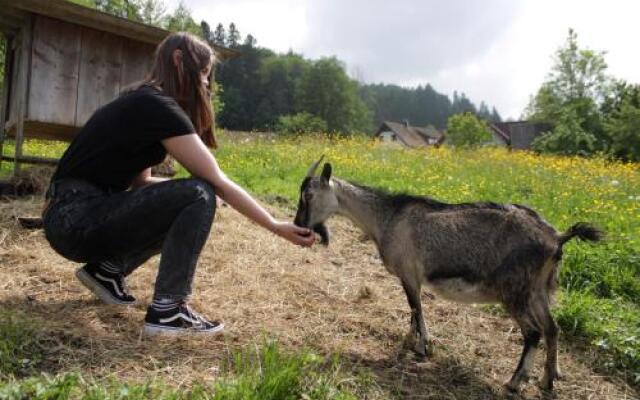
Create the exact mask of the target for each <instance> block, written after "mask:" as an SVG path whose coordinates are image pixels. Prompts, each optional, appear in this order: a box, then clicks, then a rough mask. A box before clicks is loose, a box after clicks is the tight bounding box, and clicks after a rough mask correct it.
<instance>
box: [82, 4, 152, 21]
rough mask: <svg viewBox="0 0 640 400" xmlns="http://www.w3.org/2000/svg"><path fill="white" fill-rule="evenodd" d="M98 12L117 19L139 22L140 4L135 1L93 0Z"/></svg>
mask: <svg viewBox="0 0 640 400" xmlns="http://www.w3.org/2000/svg"><path fill="white" fill-rule="evenodd" d="M93 1H94V3H95V6H96V8H97V9H98V10H100V11H103V12H106V13H109V14H113V15H116V16H118V17H122V18H127V19H132V20H134V21H141V20H142V16H141V13H140V2H139V1H136V0H93Z"/></svg>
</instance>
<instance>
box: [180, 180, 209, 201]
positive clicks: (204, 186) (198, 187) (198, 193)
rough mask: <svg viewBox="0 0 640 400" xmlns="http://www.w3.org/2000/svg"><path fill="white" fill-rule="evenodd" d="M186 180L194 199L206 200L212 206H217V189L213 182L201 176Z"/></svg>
mask: <svg viewBox="0 0 640 400" xmlns="http://www.w3.org/2000/svg"><path fill="white" fill-rule="evenodd" d="M185 181H186V182H185V183H186V185H187V187H188V188H189V190H190V192H191V193H192V195H193V197H194V200H196V201H200V200H201V201H204V202H205V203H207V204H209V205H211V206H212V207H215V206H216V191H215V188H214V187H213V185H212V184H210V183H209V182H207V181H205V180H203V179H199V178H189V179H186V180H185Z"/></svg>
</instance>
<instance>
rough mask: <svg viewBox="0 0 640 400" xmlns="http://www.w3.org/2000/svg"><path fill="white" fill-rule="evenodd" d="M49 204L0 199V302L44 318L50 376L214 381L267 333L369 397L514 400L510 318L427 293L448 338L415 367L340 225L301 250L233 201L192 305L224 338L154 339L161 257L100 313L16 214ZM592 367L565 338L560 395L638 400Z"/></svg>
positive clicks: (378, 271)
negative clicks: (508, 390)
mask: <svg viewBox="0 0 640 400" xmlns="http://www.w3.org/2000/svg"><path fill="white" fill-rule="evenodd" d="M39 205H40V203H39V201H38V200H37V199H32V200H21V201H13V202H3V203H0V211H1V213H0V216H1V217H0V218H1V220H0V305H1V307H2V308H3V309H8V310H11V311H15V312H22V313H24V314H26V315H28V316H29V318H32V319H34V320H36V321H39V322H41V324H42V326H43V329H44V330H45V331H46V332H47V333H48V335H49V336H50V340H51V341H50V343H52V348H51V349H50V351H49V356H48V358H47V362H46V364H45V366H44V369H45V370H46V371H48V372H51V373H56V372H63V371H81V372H82V373H83V374H84V375H85V376H88V377H90V378H91V377H93V378H105V377H106V378H116V379H120V380H129V381H138V382H141V381H147V380H149V379H154V378H160V379H163V380H165V381H166V382H168V383H169V384H170V385H172V386H175V387H188V386H189V385H190V384H191V383H193V382H212V381H213V380H215V378H216V376H219V375H220V373H221V372H220V368H221V366H222V365H224V364H225V359H228V358H229V355H230V349H233V348H247V347H249V348H251V346H255V345H260V344H261V343H263V340H264V338H265V337H268V338H275V339H277V340H278V342H279V343H281V345H282V347H284V348H285V349H286V351H295V350H296V349H301V348H311V349H313V350H314V351H317V352H319V353H320V354H325V355H331V354H334V353H338V354H340V362H341V364H342V370H343V371H344V372H346V373H347V374H354V375H358V374H360V373H361V372H364V374H365V375H366V374H368V375H369V380H370V382H371V386H369V389H367V390H368V393H369V394H368V395H367V398H389V397H398V398H407V399H418V398H422V399H427V398H428V399H490V398H502V397H504V394H503V392H502V390H501V384H502V383H503V382H504V381H505V380H506V379H507V378H509V376H510V374H511V372H512V371H513V369H514V367H515V364H516V362H517V357H518V355H519V352H520V350H521V343H522V342H521V337H520V332H519V330H518V329H517V328H516V327H515V325H514V323H513V322H512V321H511V320H510V319H508V318H506V317H504V316H503V315H501V313H488V312H487V311H486V310H484V309H482V308H480V307H474V306H468V305H457V304H454V303H450V302H446V301H443V300H440V299H433V298H431V296H428V295H427V294H425V295H424V296H423V299H422V300H423V304H424V308H425V315H426V321H427V324H428V325H429V326H430V332H431V334H432V337H433V336H435V337H436V338H437V344H436V345H435V350H434V354H433V356H432V357H431V358H430V359H429V360H428V361H426V362H420V363H419V362H416V361H415V360H414V359H413V358H412V357H409V356H406V355H402V354H403V353H401V352H400V351H399V346H400V342H401V340H402V339H403V337H404V335H405V333H406V331H407V329H408V320H409V309H408V306H407V303H406V299H405V296H404V294H403V292H402V289H401V287H400V285H399V284H398V282H397V280H396V279H395V278H393V277H391V276H390V275H389V274H387V272H386V271H385V270H384V267H383V266H382V264H381V262H380V260H379V258H378V256H377V254H376V251H375V249H374V247H373V245H372V243H371V242H365V241H363V240H361V239H359V237H360V236H361V235H360V233H359V231H358V230H357V229H356V228H355V227H353V226H352V225H351V224H350V223H348V222H347V221H345V220H341V219H335V220H333V221H331V222H330V224H329V225H330V226H331V227H332V228H333V238H332V239H333V240H332V243H331V245H330V246H329V247H328V248H324V247H322V246H315V247H314V248H312V249H302V248H297V247H294V246H292V245H289V244H288V243H286V242H285V241H284V240H282V239H280V238H277V237H275V236H273V235H271V234H269V233H268V232H266V231H264V230H262V229H259V228H256V226H255V225H253V224H252V223H251V222H249V221H248V220H247V219H245V218H244V217H241V216H240V215H239V214H237V213H236V212H235V211H233V210H231V209H230V208H228V207H226V208H222V209H220V210H219V212H218V215H217V216H216V222H215V224H214V229H213V232H212V234H211V236H210V238H209V241H208V242H207V244H206V248H205V249H204V252H203V254H202V257H201V260H200V264H199V267H198V270H197V276H196V287H195V290H194V301H193V302H194V304H195V305H196V306H197V309H198V310H199V311H201V312H202V313H204V314H205V315H208V316H210V317H212V318H222V319H223V320H224V321H225V323H226V325H227V329H226V334H225V335H224V337H222V338H217V339H202V338H192V339H179V340H172V339H158V338H145V337H143V336H142V335H141V328H142V321H143V318H144V313H145V307H146V304H147V303H148V301H149V298H150V296H151V288H152V283H153V281H154V277H155V273H156V265H157V259H152V260H150V262H148V263H147V264H146V265H144V266H143V267H142V268H141V269H139V270H138V271H136V272H135V273H134V274H133V275H132V276H131V278H130V279H129V284H130V287H131V289H132V291H133V292H134V294H135V295H136V296H137V297H138V299H140V300H142V301H141V303H142V304H141V305H138V306H135V307H130V308H122V307H118V306H105V305H102V304H100V303H99V302H98V301H96V300H94V298H93V297H92V296H91V295H90V294H89V293H88V292H87V290H86V289H84V288H83V287H82V286H81V285H80V284H79V283H78V282H77V281H76V279H75V278H74V276H73V272H74V270H75V268H76V267H78V265H77V264H74V263H72V262H69V261H67V260H65V259H63V258H62V257H60V256H58V255H57V254H56V253H55V252H54V251H53V250H51V248H50V247H49V246H48V244H47V242H46V241H45V239H44V236H43V234H42V231H27V230H23V229H21V228H19V226H18V224H17V223H16V221H15V218H14V217H15V216H18V215H25V214H32V215H35V214H37V212H38V207H39ZM274 212H275V213H276V214H278V215H279V216H280V217H283V218H290V217H291V215H289V214H287V213H286V212H283V211H280V210H275V209H274ZM132 229H133V227H132ZM541 355H542V354H541V353H539V354H538V357H537V359H536V367H535V370H534V376H535V377H534V378H532V380H531V382H529V383H528V384H527V385H525V387H524V391H523V393H522V396H523V397H524V398H527V399H532V398H540V397H541V396H542V394H541V393H540V391H539V390H538V388H537V386H536V383H537V381H538V377H539V376H540V375H541V373H542V357H541ZM591 361H592V357H591V356H590V355H589V354H588V353H587V352H585V351H583V350H579V349H577V348H576V346H575V345H572V344H570V343H567V342H563V344H562V346H561V352H560V363H561V367H562V368H563V371H564V374H565V379H564V380H563V381H560V382H558V384H557V389H556V392H557V397H558V398H562V399H630V398H637V397H638V392H637V391H635V389H633V388H630V387H628V386H626V385H625V384H624V383H623V382H622V381H621V380H620V379H618V378H614V377H610V376H605V375H602V374H599V373H597V372H595V371H594V370H593V369H592V368H591V367H590V365H591ZM511 397H513V396H511ZM515 397H516V398H519V397H520V396H515Z"/></svg>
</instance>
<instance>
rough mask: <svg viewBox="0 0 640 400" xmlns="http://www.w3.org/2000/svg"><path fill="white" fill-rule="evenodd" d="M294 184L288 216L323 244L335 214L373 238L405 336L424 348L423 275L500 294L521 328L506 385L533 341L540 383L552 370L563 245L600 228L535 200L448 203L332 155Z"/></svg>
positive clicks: (452, 296) (545, 383)
mask: <svg viewBox="0 0 640 400" xmlns="http://www.w3.org/2000/svg"><path fill="white" fill-rule="evenodd" d="M321 160H322V158H321V159H320V160H318V161H317V162H315V163H314V164H313V165H312V166H311V168H310V169H309V172H308V173H307V176H306V178H305V179H304V180H303V182H302V185H301V188H300V199H299V203H298V210H297V213H296V216H295V220H294V223H295V224H296V225H298V226H303V227H308V228H312V229H313V230H314V231H315V232H317V233H318V234H319V235H320V236H321V238H322V243H325V244H328V242H329V232H328V230H327V228H326V226H325V225H324V222H325V221H326V220H327V219H328V218H329V217H330V216H331V215H333V214H336V213H337V214H341V215H344V216H346V217H347V218H349V219H351V220H352V221H353V222H354V223H355V224H356V225H357V226H359V227H360V228H361V229H362V230H363V231H364V232H365V234H366V235H367V236H368V237H370V238H371V239H372V240H373V241H374V242H375V244H376V246H377V248H378V251H379V253H380V257H381V259H382V262H383V263H384V266H385V268H386V269H387V270H388V271H389V272H390V273H391V274H393V275H395V276H397V277H398V278H399V279H400V282H401V283H402V287H403V289H404V291H405V294H406V296H407V300H408V302H409V306H410V307H411V324H410V329H409V334H408V335H407V338H406V339H405V345H407V346H409V347H413V351H415V352H416V353H417V355H418V356H421V357H425V356H426V354H427V347H426V346H427V329H426V326H425V322H424V318H423V315H422V304H421V301H420V290H421V285H422V284H423V283H424V284H425V285H426V286H427V287H428V288H429V289H430V290H431V291H432V292H433V293H436V294H439V295H440V296H442V297H444V298H446V299H449V300H453V301H457V302H463V303H502V304H503V305H504V307H505V309H506V311H507V312H508V313H509V315H510V316H511V317H512V318H513V319H514V320H515V321H516V322H517V324H518V325H519V326H520V329H521V331H522V335H523V337H524V346H523V350H522V355H521V357H520V361H519V363H518V366H517V368H516V370H515V372H514V374H513V376H512V377H511V379H510V380H509V381H508V382H507V383H505V386H506V387H507V388H508V389H510V390H513V391H517V390H518V388H519V386H520V384H521V383H522V381H523V380H524V379H525V378H526V377H527V374H528V372H529V370H530V368H531V365H532V363H533V360H534V355H535V350H536V347H537V345H538V343H539V342H540V339H541V337H544V340H545V343H546V345H547V354H546V363H545V367H544V375H543V378H542V381H541V386H542V388H543V389H546V390H552V389H553V381H554V379H556V378H559V375H560V374H559V369H558V362H557V348H558V331H559V328H558V325H557V324H556V322H555V321H554V319H553V317H552V315H551V312H550V309H549V307H550V300H551V297H552V295H553V292H554V291H555V288H556V285H557V284H556V281H557V272H558V264H559V262H560V260H561V257H562V246H563V245H564V244H565V243H566V242H567V241H569V240H570V239H572V238H574V237H578V238H580V239H582V240H585V241H592V242H597V241H599V240H601V238H602V237H603V235H604V233H603V232H602V231H601V230H599V229H597V228H595V227H593V226H591V225H589V224H586V223H577V224H575V225H573V226H572V227H570V228H569V229H568V230H567V231H566V232H564V233H560V232H558V231H556V229H555V228H554V227H553V226H551V225H550V224H549V223H547V222H546V221H545V220H544V219H542V218H541V217H540V216H539V215H538V214H537V213H536V212H535V211H533V210H532V209H530V208H528V207H525V206H522V205H518V204H496V203H490V202H480V203H464V204H447V203H443V202H440V201H437V200H434V199H431V198H428V197H418V196H410V195H406V194H397V195H394V194H389V193H386V192H383V191H380V190H377V189H372V188H368V187H365V186H361V185H358V184H354V183H349V182H347V181H344V180H340V179H336V178H332V177H331V164H329V163H325V164H324V167H323V170H322V174H321V176H319V177H316V176H314V175H315V171H316V169H317V167H318V165H319V164H320V162H321Z"/></svg>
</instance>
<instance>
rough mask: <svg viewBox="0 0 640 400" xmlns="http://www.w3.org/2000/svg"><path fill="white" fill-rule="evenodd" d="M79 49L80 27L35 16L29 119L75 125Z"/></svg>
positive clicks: (27, 116)
mask: <svg viewBox="0 0 640 400" xmlns="http://www.w3.org/2000/svg"><path fill="white" fill-rule="evenodd" d="M80 50H81V28H80V27H79V26H77V25H72V24H68V23H65V22H61V21H58V20H55V19H51V18H45V17H40V16H39V17H38V18H37V19H36V22H35V25H34V37H33V47H32V65H31V71H32V73H31V83H30V90H29V101H28V106H27V115H26V118H27V119H29V120H36V121H42V122H50V123H54V124H61V125H74V123H75V119H76V105H77V102H78V77H79V73H80V69H79V66H80V62H79V61H80Z"/></svg>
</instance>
